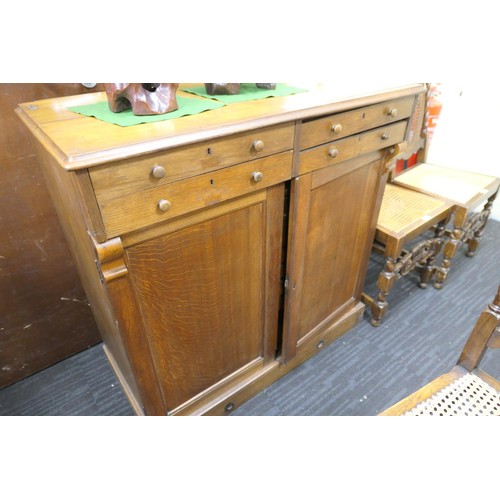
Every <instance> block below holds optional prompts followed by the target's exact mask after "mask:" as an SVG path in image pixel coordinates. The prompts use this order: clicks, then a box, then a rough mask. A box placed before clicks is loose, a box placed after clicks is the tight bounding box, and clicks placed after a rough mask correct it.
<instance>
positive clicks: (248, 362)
mask: <svg viewBox="0 0 500 500" xmlns="http://www.w3.org/2000/svg"><path fill="white" fill-rule="evenodd" d="M269 191H271V192H272V193H275V194H277V193H281V196H282V192H283V191H282V189H278V190H276V188H272V189H271V190H269ZM264 192H265V191H264ZM268 198H269V197H268ZM271 199H272V200H277V199H279V197H278V198H277V197H276V196H271ZM270 205H272V203H269V200H268V199H267V198H266V197H264V199H263V200H262V201H260V202H258V203H255V204H251V205H250V206H247V207H244V208H240V209H238V210H234V211H230V212H228V213H224V214H222V215H218V216H216V217H214V218H210V219H208V220H202V221H201V222H198V223H196V224H193V225H189V226H187V227H184V228H181V229H179V230H176V231H174V232H172V233H169V234H165V235H163V236H161V237H158V238H155V239H152V240H149V241H147V242H145V243H142V244H139V245H136V246H132V247H130V248H129V249H128V250H127V252H126V254H127V266H128V268H129V273H130V277H131V279H132V283H133V286H134V289H135V294H136V299H137V302H138V304H139V308H140V310H141V313H142V317H143V321H144V324H145V331H146V332H147V336H148V340H149V345H150V349H151V353H152V357H153V360H154V364H155V368H156V372H157V375H158V380H159V384H160V387H161V390H162V392H163V397H164V400H165V401H166V406H167V408H166V410H167V412H172V410H174V409H176V408H178V407H179V406H180V405H183V404H185V403H186V402H187V401H189V400H190V399H192V398H195V397H196V396H197V395H199V394H201V393H203V391H207V390H209V389H210V388H213V387H214V386H215V385H217V384H219V385H220V383H221V381H224V380H230V379H231V378H232V377H233V376H234V375H235V374H236V373H238V372H241V371H245V370H247V369H252V368H253V369H255V367H256V366H257V367H258V366H262V365H263V364H264V361H265V359H267V358H269V352H267V351H268V350H269V349H273V347H272V346H273V344H274V349H275V344H276V330H277V305H274V306H272V308H273V309H274V310H272V311H270V310H269V305H266V294H270V293H271V291H270V289H271V288H272V286H270V281H269V279H268V278H267V275H266V271H265V270H266V267H267V266H268V265H269V263H270V261H271V260H272V259H278V258H279V255H277V254H276V251H274V250H272V249H270V247H269V245H268V242H267V240H268V239H269V237H270V235H273V237H276V236H278V239H279V238H280V235H281V228H280V227H279V224H280V223H281V219H282V214H281V218H280V217H279V215H278V212H277V211H276V210H271V209H270V208H271V207H270ZM276 206H279V202H278V203H277V204H276ZM281 207H282V198H281ZM276 244H279V241H278V242H276V243H273V245H274V246H276ZM276 248H277V247H276ZM269 273H270V274H274V275H276V274H279V266H278V265H273V268H271V269H270V270H269ZM272 282H273V283H278V282H279V276H278V275H277V276H274V278H273V280H272ZM274 293H276V292H274ZM274 302H275V301H271V303H274ZM272 318H276V320H275V321H274V320H273V319H272ZM266 322H268V323H270V324H269V325H268V324H267V323H266ZM273 323H275V324H274V325H273ZM269 337H271V338H269ZM270 346H271V347H270Z"/></svg>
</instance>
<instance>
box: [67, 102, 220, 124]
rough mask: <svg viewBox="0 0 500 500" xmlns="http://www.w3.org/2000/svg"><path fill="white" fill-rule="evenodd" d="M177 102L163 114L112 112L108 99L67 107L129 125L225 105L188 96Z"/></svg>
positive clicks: (82, 113)
mask: <svg viewBox="0 0 500 500" xmlns="http://www.w3.org/2000/svg"><path fill="white" fill-rule="evenodd" d="M177 104H178V106H179V109H177V110H176V111H171V112H170V113H165V114H163V115H148V116H136V115H134V113H132V110H131V109H129V110H127V111H122V112H121V113H113V112H112V111H111V110H110V109H109V106H108V101H101V102H97V103H95V104H87V105H85V106H72V107H70V108H68V109H69V110H70V111H73V112H75V113H79V114H81V115H86V116H94V117H96V118H97V119H99V120H102V121H104V122H108V123H114V124H115V125H120V126H122V127H128V126H130V125H138V124H139V123H152V122H159V121H163V120H171V119H172V118H179V117H181V116H186V115H196V114H198V113H201V112H203V111H207V110H209V109H216V108H221V107H222V106H225V104H223V103H221V102H217V101H213V100H208V99H190V98H188V97H179V96H177Z"/></svg>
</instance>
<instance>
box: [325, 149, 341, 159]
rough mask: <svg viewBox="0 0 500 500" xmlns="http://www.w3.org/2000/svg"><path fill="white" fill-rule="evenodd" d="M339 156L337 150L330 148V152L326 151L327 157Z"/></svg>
mask: <svg viewBox="0 0 500 500" xmlns="http://www.w3.org/2000/svg"><path fill="white" fill-rule="evenodd" d="M338 154H339V150H338V149H337V148H331V149H330V151H328V156H331V157H332V158H336V157H337V156H338Z"/></svg>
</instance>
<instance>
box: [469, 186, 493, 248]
mask: <svg viewBox="0 0 500 500" xmlns="http://www.w3.org/2000/svg"><path fill="white" fill-rule="evenodd" d="M495 198H496V193H495V194H494V195H493V196H491V197H490V198H488V201H487V202H486V204H485V205H484V208H483V210H482V212H481V213H479V214H476V215H475V216H474V217H472V218H471V221H470V228H471V230H470V232H471V233H472V235H471V236H470V237H469V239H468V240H467V252H466V255H467V257H474V254H475V253H476V250H477V248H478V247H479V243H480V241H481V237H482V236H483V231H484V227H485V226H486V223H487V222H488V219H489V217H490V213H491V207H492V205H493V201H494V200H495Z"/></svg>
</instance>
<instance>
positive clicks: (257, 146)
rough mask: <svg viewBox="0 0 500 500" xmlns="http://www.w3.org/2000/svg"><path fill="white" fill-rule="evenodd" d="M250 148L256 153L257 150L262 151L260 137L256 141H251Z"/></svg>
mask: <svg viewBox="0 0 500 500" xmlns="http://www.w3.org/2000/svg"><path fill="white" fill-rule="evenodd" d="M252 148H253V149H254V151H257V153H258V152H259V151H262V150H263V149H264V141H261V140H260V139H259V140H257V141H253V143H252Z"/></svg>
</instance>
